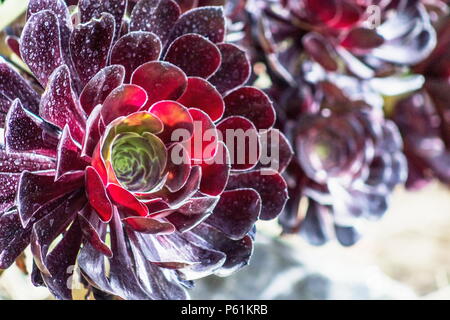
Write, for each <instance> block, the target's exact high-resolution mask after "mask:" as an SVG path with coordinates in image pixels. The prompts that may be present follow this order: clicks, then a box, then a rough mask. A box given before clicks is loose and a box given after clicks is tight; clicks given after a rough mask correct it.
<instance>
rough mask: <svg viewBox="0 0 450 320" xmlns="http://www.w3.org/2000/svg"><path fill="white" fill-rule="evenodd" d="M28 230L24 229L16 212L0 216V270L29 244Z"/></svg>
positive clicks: (12, 261) (7, 266) (10, 262)
mask: <svg viewBox="0 0 450 320" xmlns="http://www.w3.org/2000/svg"><path fill="white" fill-rule="evenodd" d="M30 233H31V232H30V230H29V229H24V228H23V227H22V224H21V222H20V218H19V214H18V212H17V210H12V211H8V212H6V213H4V214H3V215H1V216H0V269H7V268H9V266H11V264H13V263H14V261H15V260H16V258H17V257H18V256H19V255H20V254H21V253H22V251H23V250H25V248H26V247H27V246H28V244H29V243H30Z"/></svg>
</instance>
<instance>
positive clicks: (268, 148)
mask: <svg viewBox="0 0 450 320" xmlns="http://www.w3.org/2000/svg"><path fill="white" fill-rule="evenodd" d="M260 141H261V150H262V152H263V154H262V155H261V158H260V160H259V161H260V165H261V166H262V167H264V168H272V169H274V170H276V171H278V172H280V173H283V172H284V170H285V169H286V168H287V166H288V165H289V163H290V161H291V159H292V156H293V155H294V151H293V150H292V147H291V145H290V144H289V141H288V140H287V138H286V137H285V136H284V134H282V133H281V132H280V131H279V130H278V129H270V130H267V131H265V132H263V133H261V138H260Z"/></svg>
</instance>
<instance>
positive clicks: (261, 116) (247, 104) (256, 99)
mask: <svg viewBox="0 0 450 320" xmlns="http://www.w3.org/2000/svg"><path fill="white" fill-rule="evenodd" d="M223 100H224V102H225V113H224V117H229V116H242V117H245V118H247V119H248V120H250V121H251V122H253V124H254V125H255V127H256V128H257V129H259V130H263V129H269V128H271V127H272V126H273V125H274V124H275V110H274V108H273V106H272V101H270V99H269V97H268V96H267V95H266V94H265V93H264V92H262V91H261V90H259V89H257V88H254V87H242V88H239V89H237V90H234V91H233V92H231V93H229V94H228V95H227V96H226V97H225V98H224V99H223Z"/></svg>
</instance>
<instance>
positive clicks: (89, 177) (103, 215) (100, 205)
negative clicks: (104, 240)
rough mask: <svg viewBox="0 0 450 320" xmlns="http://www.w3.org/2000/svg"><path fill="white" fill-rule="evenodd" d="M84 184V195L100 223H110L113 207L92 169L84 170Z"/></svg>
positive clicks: (100, 181)
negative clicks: (100, 220)
mask: <svg viewBox="0 0 450 320" xmlns="http://www.w3.org/2000/svg"><path fill="white" fill-rule="evenodd" d="M85 184H86V194H87V197H88V200H89V203H90V204H91V206H92V208H93V209H94V210H95V211H96V212H97V214H98V216H99V217H100V219H102V221H104V222H108V221H110V220H111V216H112V214H113V207H112V204H111V201H110V200H109V198H108V195H107V193H106V189H105V186H104V185H103V182H102V179H101V177H100V175H99V174H98V172H97V171H96V170H95V169H94V168H93V167H87V168H86V178H85Z"/></svg>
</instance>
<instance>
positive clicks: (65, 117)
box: [39, 65, 85, 142]
mask: <svg viewBox="0 0 450 320" xmlns="http://www.w3.org/2000/svg"><path fill="white" fill-rule="evenodd" d="M39 115H40V116H41V117H42V119H44V120H46V121H48V122H50V123H52V124H54V125H56V126H58V127H59V128H61V129H62V128H64V127H65V126H66V125H67V126H68V127H69V129H70V133H71V134H72V136H73V137H74V138H75V140H76V141H78V142H81V141H83V140H82V139H83V136H84V127H85V119H84V115H83V111H82V109H81V107H80V105H79V103H78V99H77V96H76V94H75V92H74V90H73V88H72V82H71V78H70V71H69V69H68V67H67V66H66V65H63V66H61V67H59V68H58V69H56V70H55V72H54V73H53V74H52V75H51V77H50V79H49V81H48V86H47V89H46V90H45V92H44V94H43V96H42V99H41V103H40V106H39Z"/></svg>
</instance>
